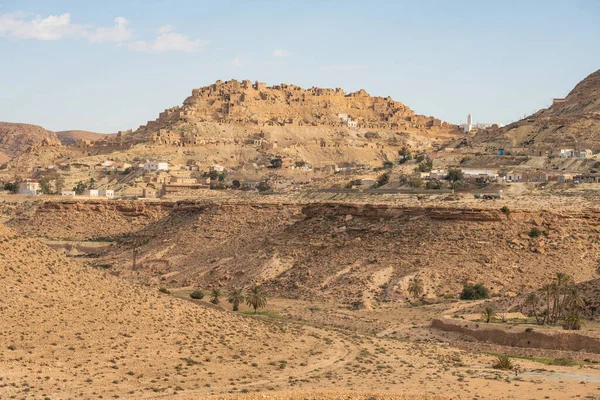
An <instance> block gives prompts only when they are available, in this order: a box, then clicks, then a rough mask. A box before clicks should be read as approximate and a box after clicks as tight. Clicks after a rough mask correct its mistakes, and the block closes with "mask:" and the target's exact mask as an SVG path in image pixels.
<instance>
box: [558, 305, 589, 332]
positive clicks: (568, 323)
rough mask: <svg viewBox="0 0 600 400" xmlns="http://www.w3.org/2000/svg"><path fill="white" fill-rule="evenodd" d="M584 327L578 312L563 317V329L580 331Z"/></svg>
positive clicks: (570, 312) (571, 312)
mask: <svg viewBox="0 0 600 400" xmlns="http://www.w3.org/2000/svg"><path fill="white" fill-rule="evenodd" d="M583 325H584V322H583V317H582V316H581V312H580V311H579V310H575V311H569V312H568V313H566V314H565V316H564V317H563V329H569V330H576V331H578V330H580V329H581V327H582V326H583Z"/></svg>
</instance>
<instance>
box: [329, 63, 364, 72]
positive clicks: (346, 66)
mask: <svg viewBox="0 0 600 400" xmlns="http://www.w3.org/2000/svg"><path fill="white" fill-rule="evenodd" d="M367 68H368V67H367V66H366V65H352V64H339V65H323V66H322V67H321V69H322V70H324V71H360V70H364V69H367Z"/></svg>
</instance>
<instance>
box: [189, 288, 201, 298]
mask: <svg viewBox="0 0 600 400" xmlns="http://www.w3.org/2000/svg"><path fill="white" fill-rule="evenodd" d="M190 297H191V298H192V299H195V300H202V299H203V298H204V293H202V291H201V290H194V291H193V292H192V293H190Z"/></svg>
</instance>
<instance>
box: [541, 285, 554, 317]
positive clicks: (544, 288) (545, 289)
mask: <svg viewBox="0 0 600 400" xmlns="http://www.w3.org/2000/svg"><path fill="white" fill-rule="evenodd" d="M540 290H541V291H542V293H543V294H545V295H546V311H545V315H544V323H545V324H546V323H549V322H550V321H549V320H550V297H551V296H552V292H553V291H554V288H553V285H552V284H551V283H547V284H545V285H544V286H542V288H541V289H540Z"/></svg>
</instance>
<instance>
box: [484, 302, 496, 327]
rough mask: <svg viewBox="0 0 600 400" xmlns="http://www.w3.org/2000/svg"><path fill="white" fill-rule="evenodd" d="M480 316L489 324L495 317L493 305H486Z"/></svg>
mask: <svg viewBox="0 0 600 400" xmlns="http://www.w3.org/2000/svg"><path fill="white" fill-rule="evenodd" d="M481 316H482V317H483V320H484V321H485V323H486V324H489V323H490V322H491V321H492V320H494V319H495V318H496V310H494V307H492V306H487V307H486V308H485V310H483V314H481Z"/></svg>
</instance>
